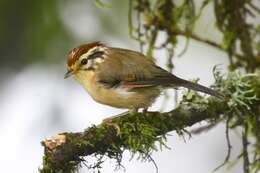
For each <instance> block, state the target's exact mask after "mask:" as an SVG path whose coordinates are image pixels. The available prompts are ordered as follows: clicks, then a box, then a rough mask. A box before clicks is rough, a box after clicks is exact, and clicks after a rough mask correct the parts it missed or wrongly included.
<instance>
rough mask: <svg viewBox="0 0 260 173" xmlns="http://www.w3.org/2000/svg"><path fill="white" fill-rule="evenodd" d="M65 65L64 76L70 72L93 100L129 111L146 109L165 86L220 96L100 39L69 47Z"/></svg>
mask: <svg viewBox="0 0 260 173" xmlns="http://www.w3.org/2000/svg"><path fill="white" fill-rule="evenodd" d="M67 68H68V72H67V73H66V74H65V78H67V77H69V76H71V75H74V76H75V78H76V80H77V81H78V82H79V83H81V84H82V85H83V87H84V88H85V89H86V90H87V92H88V93H89V94H90V95H91V96H92V98H93V99H94V100H95V101H97V102H99V103H102V104H105V105H110V106H112V107H116V108H127V109H129V110H130V111H132V112H135V111H137V110H138V109H139V108H144V109H145V110H146V109H147V108H148V107H149V106H151V104H152V103H153V102H154V101H155V99H156V98H157V97H158V96H159V95H160V93H161V91H162V90H163V89H165V88H169V87H185V88H188V89H192V90H195V91H200V92H203V93H206V94H209V95H212V96H216V97H220V98H221V97H222V95H221V94H220V93H218V92H216V91H214V90H212V89H210V88H207V87H204V86H202V85H199V84H196V83H193V82H190V81H187V80H184V79H181V78H178V77H176V76H175V75H173V74H171V73H169V72H168V71H166V70H164V69H162V68H161V67H159V66H157V65H156V64H155V63H154V62H153V61H151V60H150V59H148V58H146V56H145V55H143V54H142V53H139V52H136V51H132V50H128V49H122V48H114V47H109V46H106V45H105V44H103V43H100V42H92V43H88V44H83V45H81V46H78V47H76V48H74V49H72V50H71V51H70V52H69V55H68V60H67Z"/></svg>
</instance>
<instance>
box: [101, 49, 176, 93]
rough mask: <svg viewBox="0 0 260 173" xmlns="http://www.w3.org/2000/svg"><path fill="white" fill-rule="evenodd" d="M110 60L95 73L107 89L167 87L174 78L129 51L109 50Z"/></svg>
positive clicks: (149, 61) (140, 55) (139, 54)
mask: <svg viewBox="0 0 260 173" xmlns="http://www.w3.org/2000/svg"><path fill="white" fill-rule="evenodd" d="M111 49H112V51H109V52H108V54H109V55H108V56H109V57H110V58H108V59H106V60H105V61H106V62H104V63H102V64H100V68H99V69H102V70H99V71H98V72H97V74H98V75H97V77H98V79H99V82H100V83H102V84H104V85H105V86H108V87H116V86H118V85H120V86H122V85H123V86H124V87H127V88H130V89H135V88H143V87H151V86H157V85H167V84H171V83H173V80H174V79H175V78H176V80H178V79H179V78H177V77H175V76H174V75H172V74H171V73H169V72H167V71H166V70H164V69H162V68H160V67H158V66H156V65H155V64H154V63H153V62H152V61H151V60H149V59H147V58H146V57H145V56H144V55H143V54H141V53H139V52H135V51H131V50H125V49H120V48H111Z"/></svg>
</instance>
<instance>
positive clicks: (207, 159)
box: [0, 1, 242, 173]
mask: <svg viewBox="0 0 260 173" xmlns="http://www.w3.org/2000/svg"><path fill="white" fill-rule="evenodd" d="M92 8H93V6H88V3H87V2H82V1H73V3H68V4H67V5H65V6H63V7H62V9H65V10H63V11H61V15H62V16H63V19H64V22H65V23H66V24H67V26H68V29H69V30H71V33H72V34H73V35H74V37H75V39H76V40H79V41H78V42H79V43H81V42H82V41H88V40H92V39H95V38H96V37H94V36H92V35H97V33H99V32H102V30H101V29H99V24H98V23H97V22H95V20H97V19H96V18H95V15H96V14H95V13H94V12H95V10H93V9H92ZM209 10H210V9H209ZM106 13H108V16H109V15H110V13H109V12H106ZM75 19H78V20H75ZM210 19H211V18H210V15H209V16H208V15H206V17H205V18H203V20H202V21H201V23H200V25H201V27H200V29H202V32H204V33H205V36H207V35H210V36H211V37H212V38H213V39H214V38H219V35H218V33H215V32H212V27H210V26H208V27H207V26H206V25H207V24H210V23H211V24H212V23H213V22H212V21H211V20H210ZM111 20H112V19H111ZM84 21H85V22H86V21H87V23H88V24H89V25H88V26H89V27H86V25H82V27H78V26H81V23H83V22H84ZM112 22H115V23H116V19H114V20H113V21H112ZM121 23H123V24H124V25H127V21H125V22H121ZM122 32H124V33H125V35H127V34H128V31H127V27H125V30H124V31H122ZM84 38H86V39H84ZM97 38H98V39H99V40H103V41H105V42H107V43H109V44H110V45H112V46H120V47H124V48H129V49H135V50H138V48H137V45H135V44H134V43H135V42H133V41H132V40H131V41H129V40H130V39H129V38H127V39H125V40H120V39H119V38H113V37H111V36H107V35H106V36H104V37H103V36H102V37H97ZM133 45H135V46H133ZM183 46H184V40H183V39H181V40H180V45H178V47H177V49H176V50H177V53H176V54H178V52H181V50H182V49H183ZM66 51H67V50H66ZM164 56H165V54H164V53H163V52H158V53H157V54H156V57H162V58H160V62H158V64H160V65H163V64H164V60H165V58H163V57H164ZM65 61H66V60H65V58H64V62H61V63H60V64H59V65H53V66H48V68H46V66H44V65H42V64H36V65H33V66H31V67H28V68H25V69H24V70H23V71H21V72H19V73H17V74H14V75H12V76H10V77H9V78H8V79H6V81H4V82H3V83H2V84H1V85H0V89H1V90H0V114H1V119H0V121H1V122H0V136H1V142H0V172H21V173H30V172H37V169H38V167H39V166H40V165H41V162H42V156H43V147H41V145H40V141H42V140H43V139H45V138H47V137H50V136H52V135H55V134H57V133H60V132H64V131H74V132H76V131H82V130H83V129H85V128H87V127H88V126H90V125H91V124H98V123H100V122H101V121H102V119H104V118H105V117H109V116H111V115H115V114H118V113H120V112H123V111H124V110H119V109H115V108H111V107H108V106H105V105H101V104H98V103H96V102H95V101H93V100H92V99H91V98H90V96H89V95H88V94H87V93H86V92H85V91H84V90H83V88H82V87H81V86H80V85H79V84H78V83H76V82H75V81H74V80H73V79H68V80H64V79H63V75H64V72H65V70H66V69H65V65H64V64H65ZM227 63H228V62H227V58H226V55H225V54H224V53H223V52H220V51H218V50H216V49H214V48H212V47H208V46H206V45H204V44H200V43H198V42H193V41H191V42H190V45H189V48H188V51H187V52H186V54H185V55H184V56H183V57H181V58H175V60H174V64H175V67H176V68H175V70H174V74H176V75H178V76H180V77H183V78H185V79H194V78H200V83H201V84H203V85H206V86H208V85H210V84H211V83H213V81H214V80H213V75H212V68H213V66H214V65H216V64H223V66H222V67H223V68H224V69H225V68H226V65H227ZM161 102H162V99H161V98H160V99H159V100H158V101H157V102H156V104H155V105H154V106H153V108H152V109H154V110H156V109H157V110H158V109H160V105H161ZM170 105H171V103H169V104H168V105H167V106H168V107H167V108H166V109H170V107H169V106H170ZM54 115H56V116H54ZM57 115H58V116H57ZM224 132H225V130H224V125H223V124H221V125H218V126H217V127H216V128H215V129H213V130H211V131H209V132H207V133H203V134H201V135H194V136H193V137H192V138H191V139H188V137H187V138H186V139H187V140H186V142H184V140H183V139H182V138H181V137H178V136H177V135H176V134H175V133H173V132H172V133H170V134H172V136H170V137H168V142H167V144H168V146H169V147H171V148H172V149H171V150H167V149H165V150H163V151H162V152H156V153H154V154H153V158H154V160H155V161H156V163H157V165H158V167H159V172H160V173H172V172H176V173H190V172H192V173H208V172H212V171H213V169H214V168H216V167H217V166H218V165H219V164H221V163H222V161H224V158H225V156H226V151H227V146H226V141H225V133H224ZM231 140H232V144H233V153H234V156H236V154H238V153H239V152H240V141H239V139H238V138H237V135H235V134H234V133H232V135H231ZM124 156H125V157H124V161H123V165H124V166H125V167H126V172H129V173H130V172H131V173H139V172H140V173H141V172H147V173H148V172H149V173H150V172H155V168H154V166H153V165H152V163H140V161H136V159H133V160H132V161H130V162H129V158H130V156H129V154H128V153H126V154H125V155H124ZM113 163H114V162H111V161H109V160H107V161H106V162H105V164H104V168H103V171H102V172H106V173H108V172H111V173H112V172H114V164H113ZM81 172H92V171H91V170H90V171H89V170H87V169H82V170H81ZM118 172H119V173H121V172H123V170H119V171H118ZM225 172H234V173H239V172H242V166H241V164H239V165H237V166H236V167H234V169H232V170H225V169H220V170H219V171H218V173H225Z"/></svg>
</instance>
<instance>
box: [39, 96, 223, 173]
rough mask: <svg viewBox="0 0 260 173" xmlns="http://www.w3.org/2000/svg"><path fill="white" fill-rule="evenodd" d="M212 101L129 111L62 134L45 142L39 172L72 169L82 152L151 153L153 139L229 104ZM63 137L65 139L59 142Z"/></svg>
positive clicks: (212, 115) (213, 114)
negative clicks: (160, 109)
mask: <svg viewBox="0 0 260 173" xmlns="http://www.w3.org/2000/svg"><path fill="white" fill-rule="evenodd" d="M209 102H210V103H209V104H208V105H205V107H204V108H201V109H194V108H192V107H189V106H187V105H181V106H179V107H178V108H176V109H174V110H172V111H170V112H165V113H160V112H147V113H146V114H143V113H138V114H135V115H126V116H122V117H119V118H116V119H114V120H112V121H111V122H110V123H103V124H100V125H98V126H95V125H94V126H92V127H90V128H88V129H86V130H85V131H84V132H80V133H63V134H60V135H59V136H57V137H56V139H51V140H46V141H44V142H43V143H42V144H43V145H44V147H45V158H44V165H43V168H42V169H41V171H40V172H42V173H50V172H59V171H61V172H71V170H73V169H75V168H76V166H77V165H78V164H79V163H80V162H81V161H83V158H82V157H83V156H89V155H92V154H95V155H96V154H101V155H107V156H108V157H110V158H116V157H117V155H115V151H116V150H119V151H120V154H121V150H125V149H129V150H130V151H132V152H134V153H136V152H141V153H142V154H145V155H146V154H149V150H151V149H152V148H154V147H156V146H155V145H154V142H155V141H160V140H161V138H163V136H164V135H165V134H166V133H167V132H170V131H173V130H177V131H178V132H181V131H182V130H183V129H184V128H185V127H188V126H192V125H193V124H195V123H197V122H200V121H202V120H205V119H209V118H218V117H219V115H221V113H223V110H224V109H225V108H224V107H226V106H225V105H226V104H224V103H223V102H221V101H219V100H217V99H215V98H210V99H209ZM190 108H192V109H190ZM209 110H210V111H209ZM61 140H62V141H63V142H58V141H61ZM59 144H60V145H59ZM69 170H70V171H69Z"/></svg>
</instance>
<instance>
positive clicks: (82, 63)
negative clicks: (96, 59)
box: [80, 59, 88, 65]
mask: <svg viewBox="0 0 260 173" xmlns="http://www.w3.org/2000/svg"><path fill="white" fill-rule="evenodd" d="M80 63H81V65H86V64H87V63H88V60H87V59H83V60H82V61H81V62H80Z"/></svg>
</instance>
